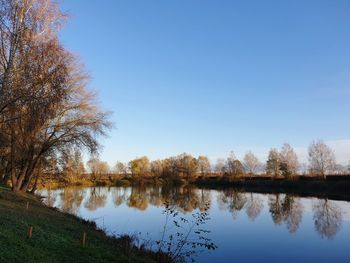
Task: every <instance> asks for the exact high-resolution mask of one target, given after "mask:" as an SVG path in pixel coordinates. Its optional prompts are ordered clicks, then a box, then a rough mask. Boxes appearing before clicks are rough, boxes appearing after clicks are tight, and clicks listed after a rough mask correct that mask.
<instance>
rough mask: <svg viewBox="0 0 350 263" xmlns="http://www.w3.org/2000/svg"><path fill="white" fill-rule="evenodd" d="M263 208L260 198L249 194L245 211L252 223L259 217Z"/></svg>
mask: <svg viewBox="0 0 350 263" xmlns="http://www.w3.org/2000/svg"><path fill="white" fill-rule="evenodd" d="M263 208H264V204H263V200H261V198H259V197H258V196H255V194H253V193H250V194H249V195H248V201H247V204H246V209H245V211H246V213H247V216H248V217H249V219H250V220H251V221H254V220H255V219H256V218H257V217H258V216H259V214H260V213H261V211H262V209H263Z"/></svg>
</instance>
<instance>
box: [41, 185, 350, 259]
mask: <svg viewBox="0 0 350 263" xmlns="http://www.w3.org/2000/svg"><path fill="white" fill-rule="evenodd" d="M40 194H41V195H43V196H46V199H45V202H46V203H47V204H48V205H50V206H55V207H58V208H59V209H61V210H63V211H65V212H69V213H73V214H76V215H78V216H80V217H83V218H85V219H89V220H94V221H96V223H97V225H98V226H99V227H101V228H103V229H105V230H106V232H107V233H109V234H123V233H129V234H135V233H137V235H139V236H140V238H141V239H145V240H149V239H151V240H157V239H159V238H160V235H161V231H162V228H163V226H164V215H163V213H162V212H163V211H164V203H166V202H167V203H169V204H170V205H173V206H174V208H175V209H176V210H178V211H179V212H181V214H183V215H184V216H185V217H189V216H190V215H191V213H194V212H197V211H203V210H204V209H205V206H206V204H209V206H210V208H209V216H210V220H209V221H208V222H207V223H206V228H207V229H209V230H210V231H211V233H210V234H209V237H210V238H211V239H212V241H213V242H214V243H215V244H216V245H217V246H218V249H217V250H215V251H210V252H208V251H206V252H203V253H200V254H199V255H198V258H197V262H350V250H349V248H350V247H349V244H350V203H349V202H345V201H334V200H327V199H317V198H300V197H297V196H293V195H288V194H268V195H266V194H257V193H244V192H238V191H235V190H233V189H229V190H225V191H217V190H204V189H198V188H190V187H182V188H161V187H127V188H123V187H110V188H108V187H93V188H79V187H70V188H64V189H58V190H51V191H48V190H42V191H41V192H40Z"/></svg>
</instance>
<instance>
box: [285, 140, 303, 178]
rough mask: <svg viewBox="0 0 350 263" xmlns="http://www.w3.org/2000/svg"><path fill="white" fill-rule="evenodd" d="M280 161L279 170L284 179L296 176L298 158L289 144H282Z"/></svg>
mask: <svg viewBox="0 0 350 263" xmlns="http://www.w3.org/2000/svg"><path fill="white" fill-rule="evenodd" d="M280 160H281V164H280V169H281V171H282V174H283V175H284V176H285V177H287V178H289V177H291V176H293V175H295V174H297V172H298V168H299V161H298V156H297V155H296V153H295V152H294V149H293V147H292V146H290V144H288V143H285V144H283V146H282V148H281V151H280Z"/></svg>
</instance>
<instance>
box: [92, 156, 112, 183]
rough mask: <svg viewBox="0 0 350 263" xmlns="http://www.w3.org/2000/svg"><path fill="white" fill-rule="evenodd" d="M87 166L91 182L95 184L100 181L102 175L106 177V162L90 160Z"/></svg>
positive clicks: (107, 167) (107, 171)
mask: <svg viewBox="0 0 350 263" xmlns="http://www.w3.org/2000/svg"><path fill="white" fill-rule="evenodd" d="M87 166H88V168H89V170H90V174H91V179H92V181H94V182H96V181H98V180H101V179H102V177H103V176H104V175H107V174H108V173H109V171H110V168H109V165H108V163H107V162H103V161H100V160H99V159H97V158H92V159H90V160H89V161H88V162H87Z"/></svg>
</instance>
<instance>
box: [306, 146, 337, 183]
mask: <svg viewBox="0 0 350 263" xmlns="http://www.w3.org/2000/svg"><path fill="white" fill-rule="evenodd" d="M309 164H310V171H311V173H313V174H318V175H322V176H323V177H326V175H327V174H328V173H330V172H331V171H332V170H333V169H334V167H335V156H334V152H333V151H332V149H331V148H329V147H328V146H327V145H326V144H325V143H324V142H323V141H317V142H315V141H314V142H312V143H311V144H310V146H309Z"/></svg>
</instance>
